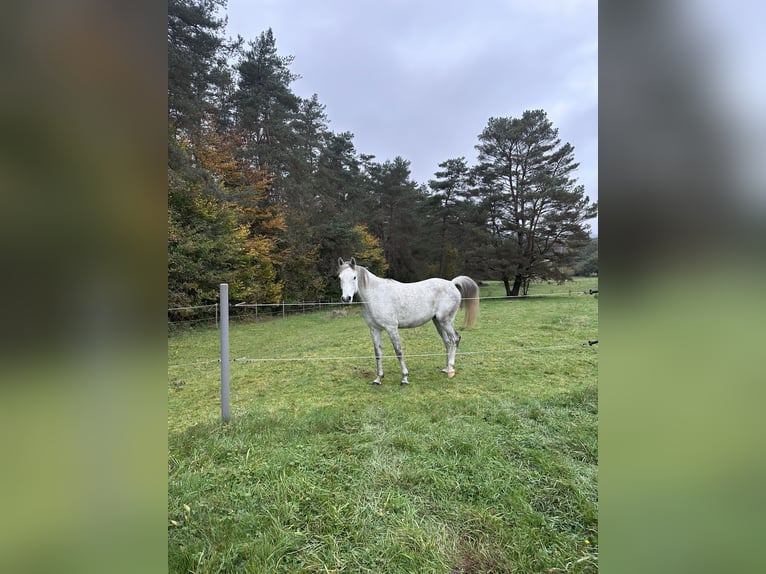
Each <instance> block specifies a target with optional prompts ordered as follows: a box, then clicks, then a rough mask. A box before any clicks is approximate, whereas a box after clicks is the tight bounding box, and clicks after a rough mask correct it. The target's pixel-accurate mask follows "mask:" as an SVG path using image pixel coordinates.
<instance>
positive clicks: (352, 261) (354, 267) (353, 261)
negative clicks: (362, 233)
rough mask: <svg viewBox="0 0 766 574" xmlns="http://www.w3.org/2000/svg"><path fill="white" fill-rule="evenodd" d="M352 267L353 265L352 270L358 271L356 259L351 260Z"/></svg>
mask: <svg viewBox="0 0 766 574" xmlns="http://www.w3.org/2000/svg"><path fill="white" fill-rule="evenodd" d="M350 265H351V269H356V259H354V258H353V257H352V258H351V263H350Z"/></svg>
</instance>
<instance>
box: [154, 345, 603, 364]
mask: <svg viewBox="0 0 766 574" xmlns="http://www.w3.org/2000/svg"><path fill="white" fill-rule="evenodd" d="M588 346H592V345H589V343H588V342H587V341H586V342H584V343H569V344H567V345H549V346H546V347H517V348H515V349H489V350H486V351H458V352H457V356H458V357H466V356H471V355H474V356H475V355H498V354H506V353H525V352H533V351H553V350H560V349H576V348H578V347H588ZM415 357H444V352H441V353H412V354H409V353H405V355H404V358H405V359H409V358H415ZM388 359H396V355H383V360H388ZM374 360H375V357H374V356H372V355H355V356H347V357H263V358H259V359H253V358H250V357H237V358H234V359H230V360H229V362H230V363H301V362H313V361H374ZM220 362H221V360H220V359H203V360H200V361H193V362H191V363H177V364H174V365H168V368H169V369H170V368H174V369H176V368H180V367H191V366H196V365H205V364H213V363H215V364H219V363H220Z"/></svg>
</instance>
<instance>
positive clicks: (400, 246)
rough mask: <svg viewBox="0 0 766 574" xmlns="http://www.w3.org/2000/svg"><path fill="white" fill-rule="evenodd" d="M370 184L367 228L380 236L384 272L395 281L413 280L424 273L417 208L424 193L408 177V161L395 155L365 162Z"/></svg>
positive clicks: (419, 277)
mask: <svg viewBox="0 0 766 574" xmlns="http://www.w3.org/2000/svg"><path fill="white" fill-rule="evenodd" d="M367 169H368V177H369V184H370V190H371V191H370V197H369V199H370V203H371V210H370V217H369V228H370V231H371V232H372V234H373V235H375V236H376V237H377V238H379V239H380V241H381V244H382V246H383V252H384V254H385V258H386V260H387V261H388V264H389V269H388V273H389V276H390V277H395V278H396V279H397V280H399V281H414V280H416V279H421V278H422V277H423V275H424V272H423V269H422V261H421V262H420V263H421V264H420V265H419V261H418V247H419V246H418V245H417V242H416V240H417V238H418V236H419V232H420V223H421V222H420V220H419V218H418V210H419V208H420V206H421V205H422V203H423V201H424V200H425V192H424V191H423V190H421V189H420V188H418V185H417V184H416V183H415V182H414V181H412V180H411V179H410V162H409V161H407V160H405V159H403V158H401V157H398V156H397V157H396V158H394V160H393V161H386V162H384V163H383V164H374V163H371V164H369V165H368V168H367Z"/></svg>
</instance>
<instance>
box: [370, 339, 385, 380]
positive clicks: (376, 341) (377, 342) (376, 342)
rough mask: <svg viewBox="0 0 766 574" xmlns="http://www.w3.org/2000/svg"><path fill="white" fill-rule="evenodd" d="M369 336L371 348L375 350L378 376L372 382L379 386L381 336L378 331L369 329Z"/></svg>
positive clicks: (381, 350) (381, 361) (381, 373)
mask: <svg viewBox="0 0 766 574" xmlns="http://www.w3.org/2000/svg"><path fill="white" fill-rule="evenodd" d="M370 335H372V346H373V347H374V348H375V363H376V364H377V367H378V376H377V377H375V380H374V381H372V384H373V385H379V384H380V380H381V379H382V378H383V336H382V334H381V332H380V330H379V329H375V328H374V327H370Z"/></svg>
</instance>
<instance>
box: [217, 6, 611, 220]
mask: <svg viewBox="0 0 766 574" xmlns="http://www.w3.org/2000/svg"><path fill="white" fill-rule="evenodd" d="M227 14H228V18H229V22H228V34H229V36H231V37H236V36H237V35H240V36H242V37H243V38H245V40H254V39H256V38H257V37H258V35H259V34H260V33H261V32H262V31H264V30H266V29H268V28H271V29H272V30H273V31H274V36H275V38H276V42H277V50H278V52H279V54H280V55H282V56H294V57H295V60H294V62H293V64H292V66H291V70H292V72H293V73H295V74H299V75H300V76H301V79H299V80H296V81H295V82H294V83H293V85H292V88H293V91H294V92H295V93H296V94H297V95H298V96H301V97H304V98H308V97H310V96H311V95H312V94H314V93H316V94H317V95H318V97H319V101H320V102H321V103H322V104H324V105H325V106H326V108H325V112H326V114H327V117H328V119H329V120H330V129H332V130H333V131H334V132H337V133H339V132H344V131H349V132H351V133H353V134H354V145H355V147H356V150H357V152H359V153H365V154H372V155H374V156H375V157H376V161H379V162H384V161H386V160H390V159H393V158H395V157H396V156H401V157H403V158H404V159H406V160H409V161H410V164H411V171H412V179H413V180H415V181H417V182H418V183H427V182H428V180H429V179H433V177H434V172H436V171H437V170H438V169H439V167H438V166H439V163H441V162H443V161H445V160H447V159H451V158H456V157H460V156H464V157H465V158H466V159H467V160H468V163H469V165H473V164H475V163H476V149H475V147H474V146H475V145H476V144H477V143H478V135H479V133H480V132H481V131H482V130H483V129H484V127H485V126H486V125H487V121H488V120H489V118H490V117H521V115H522V114H523V112H524V111H525V110H531V109H543V110H545V111H546V112H547V114H548V118H549V119H550V120H551V121H552V122H553V125H554V127H556V128H558V130H559V137H560V138H561V140H562V141H564V142H569V143H571V144H572V145H573V146H574V148H575V159H576V161H578V162H579V163H580V168H579V170H578V172H577V178H578V180H579V183H581V184H583V185H584V186H585V191H586V195H588V196H589V197H590V198H591V199H592V200H597V199H598V34H597V32H598V3H597V0H481V1H479V2H473V3H466V2H457V1H454V0H425V1H422V0H421V1H418V0H403V1H400V0H386V1H384V2H381V1H379V0H378V1H366V0H323V1H321V2H318V1H317V2H311V1H306V0H300V1H299V0H229V2H228V8H227ZM590 225H591V229H592V233H594V234H597V232H598V223H597V222H596V221H591V222H590Z"/></svg>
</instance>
